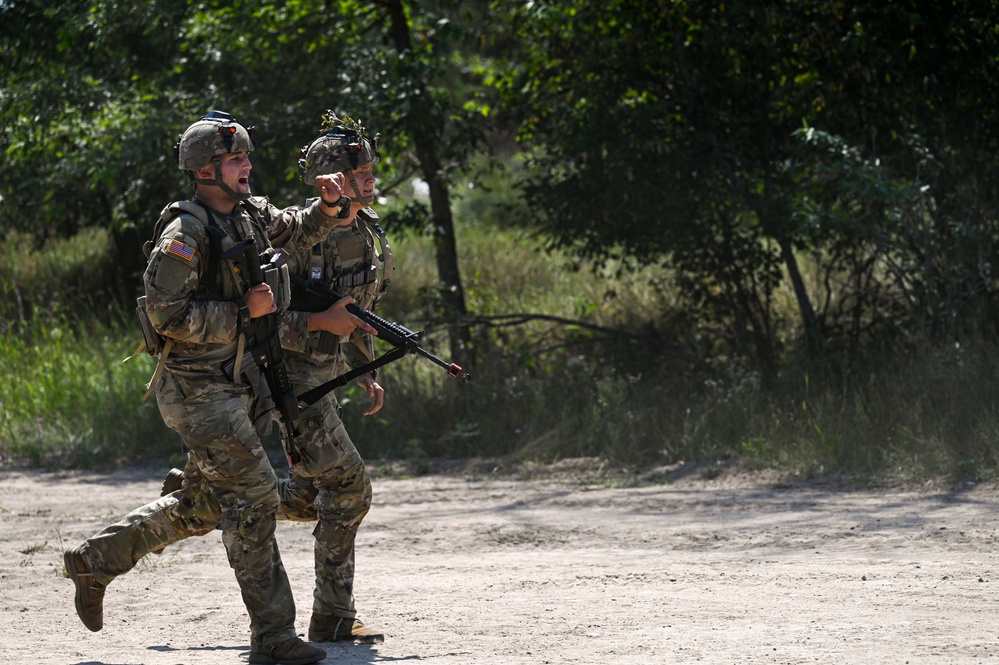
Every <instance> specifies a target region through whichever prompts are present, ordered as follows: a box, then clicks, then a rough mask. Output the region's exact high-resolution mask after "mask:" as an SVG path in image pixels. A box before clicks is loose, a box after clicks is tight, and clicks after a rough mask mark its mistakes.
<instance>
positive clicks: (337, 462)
mask: <svg viewBox="0 0 999 665" xmlns="http://www.w3.org/2000/svg"><path fill="white" fill-rule="evenodd" d="M324 123H325V125H326V128H327V129H328V131H326V132H325V133H324V134H323V135H322V136H320V137H319V138H317V139H316V140H315V141H313V142H312V143H311V144H310V145H309V146H306V147H305V148H303V149H302V159H301V160H300V161H299V173H300V175H301V177H302V180H303V182H305V183H306V184H307V185H313V184H315V183H316V182H317V181H318V180H319V179H320V178H322V177H324V176H329V175H330V174H336V173H339V174H343V176H344V177H345V179H346V180H347V184H345V186H344V191H345V193H346V195H347V196H349V197H350V200H351V202H350V213H349V214H347V215H346V216H345V217H344V218H343V219H342V220H341V221H340V223H339V225H338V226H337V227H336V228H335V229H333V231H332V232H331V233H330V234H329V235H328V236H327V237H326V239H325V240H323V241H322V242H319V243H316V244H315V245H313V246H312V247H311V248H303V249H300V250H298V251H296V252H293V253H291V255H290V256H289V257H288V266H289V268H290V270H291V271H292V272H294V273H295V274H298V275H300V276H301V277H303V278H305V279H310V280H315V281H317V282H319V283H321V284H322V286H324V287H325V288H327V289H329V288H332V289H333V290H335V291H338V292H339V293H342V294H344V295H348V296H351V297H353V299H354V300H355V301H356V302H357V303H358V305H359V306H360V307H363V308H364V309H369V310H371V309H374V307H375V305H376V299H377V296H378V295H379V294H380V293H381V292H382V291H383V290H384V288H385V287H386V286H387V284H388V280H389V279H391V250H390V248H389V246H388V243H387V241H386V240H385V234H384V231H382V230H381V227H379V226H378V224H377V220H378V216H377V215H376V214H375V212H374V211H373V210H372V209H371V208H370V207H369V206H370V204H371V203H372V202H373V201H374V185H375V182H376V180H375V177H374V175H372V168H373V166H374V165H375V164H376V163H377V162H378V159H379V155H378V151H377V146H378V137H377V136H376V137H374V138H373V139H369V138H368V137H366V136H365V135H364V129H363V128H362V127H361V126H360V125H359V124H357V123H355V122H353V121H351V120H349V119H348V118H345V119H344V120H343V121H341V120H340V119H338V118H337V117H336V116H335V115H333V114H332V113H328V114H327V115H326V117H325V120H324ZM376 235H377V236H378V243H379V247H380V248H381V250H382V252H381V254H380V255H379V254H378V252H377V251H376V249H375V242H376V240H375V236H376ZM383 261H384V264H383V265H385V270H384V272H383V278H382V284H381V288H379V285H378V279H377V273H378V264H382V263H383ZM327 306H328V305H327V304H325V303H311V302H309V301H308V299H307V298H306V297H305V296H304V295H303V292H302V291H301V289H296V288H294V287H292V301H291V310H297V311H303V310H304V311H311V310H314V309H316V308H317V307H322V308H325V307H327ZM341 351H342V354H341ZM372 357H373V349H372V340H371V336H370V335H369V334H368V333H367V332H366V331H364V330H363V329H355V330H354V331H353V332H352V333H351V334H350V335H349V336H342V337H341V336H337V335H333V334H330V333H327V332H313V333H310V335H309V339H308V341H307V343H306V345H305V349H304V350H303V351H301V352H299V351H297V350H296V351H290V352H288V353H286V354H285V362H286V364H287V366H288V371H289V375H290V377H291V379H292V383H293V384H294V385H295V387H296V390H297V391H298V392H299V393H301V392H304V391H305V390H308V389H310V388H313V387H315V386H318V385H320V384H322V383H325V382H326V381H328V380H330V379H333V378H335V377H336V376H338V375H339V374H341V373H343V371H344V369H345V366H344V360H345V361H346V365H349V366H350V367H351V368H356V367H360V366H362V365H364V364H365V363H367V362H369V361H370V360H371V359H372ZM375 374H376V370H373V371H372V372H371V373H370V374H364V375H362V376H361V377H359V378H358V379H357V383H358V384H359V385H360V386H362V387H363V388H364V389H365V391H366V392H367V393H368V396H369V397H370V398H371V405H370V407H369V408H368V409H367V410H366V411H365V415H371V414H373V413H376V412H377V411H378V410H379V409H381V407H382V404H383V403H384V390H383V389H382V388H381V386H379V385H378V383H377V382H376V381H375ZM296 429H297V430H298V432H299V436H298V437H296V444H297V446H298V447H299V449H300V450H301V451H302V457H303V461H302V463H301V464H300V465H298V466H295V467H293V468H292V469H291V472H290V474H289V478H287V479H284V478H282V479H279V480H278V494H279V496H280V505H279V507H278V513H277V517H278V519H288V520H295V521H305V522H314V521H318V524H317V525H316V528H315V530H314V531H313V535H314V537H315V539H316V542H315V572H316V587H315V591H314V593H313V596H314V600H313V613H312V620H311V621H310V623H309V635H308V637H309V640H310V641H312V642H327V641H329V642H335V641H353V642H359V643H380V642H383V641H384V634H383V633H382V632H381V631H376V630H374V629H372V628H370V627H368V626H365V625H364V624H363V623H362V622H361V621H360V620H359V619H357V611H356V607H355V603H354V596H353V585H354V539H355V536H356V534H357V529H358V527H359V526H360V524H361V521H362V520H363V519H364V516H365V515H366V514H367V512H368V509H369V508H370V506H371V482H370V480H369V478H368V473H367V471H366V470H365V467H364V462H363V461H362V459H361V456H360V454H358V452H357V449H356V448H355V447H354V444H353V442H352V441H351V440H350V437H349V436H348V434H347V431H346V429H345V428H344V424H343V421H342V420H341V419H340V408H339V405H338V404H337V400H336V397H335V396H334V395H333V393H332V392H330V393H328V394H327V395H326V396H324V397H323V398H322V399H320V400H319V401H318V402H316V404H314V405H313V406H312V407H311V408H310V409H309V410H308V411H307V412H305V413H303V414H302V418H301V420H299V421H298V422H297V423H296ZM181 478H183V481H182V486H183V489H181V490H180V492H179V495H180V496H181V497H184V496H188V497H198V499H189V500H195V501H197V503H198V505H199V506H200V507H201V508H200V512H202V513H208V514H211V512H212V510H213V508H212V506H211V505H210V503H211V497H210V495H209V494H208V493H207V492H205V488H204V481H203V476H202V475H201V474H200V472H199V470H198V469H197V468H192V466H191V465H190V464H188V467H187V468H186V469H185V470H184V472H183V474H181V472H179V471H178V470H176V469H174V470H172V471H171V472H170V474H169V475H168V478H167V481H166V482H165V483H164V491H167V490H170V489H172V488H174V487H176V485H177V483H178V482H181V481H180V479H181ZM205 498H207V499H208V503H207V504H206V503H205V502H204V499H205Z"/></svg>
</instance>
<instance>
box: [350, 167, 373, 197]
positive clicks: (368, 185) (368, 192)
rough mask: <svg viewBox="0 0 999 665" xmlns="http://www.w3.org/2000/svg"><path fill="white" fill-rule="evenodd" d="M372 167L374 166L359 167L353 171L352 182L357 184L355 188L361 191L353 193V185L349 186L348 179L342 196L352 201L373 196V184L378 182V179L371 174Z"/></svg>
mask: <svg viewBox="0 0 999 665" xmlns="http://www.w3.org/2000/svg"><path fill="white" fill-rule="evenodd" d="M373 166H374V164H365V165H364V166H359V167H357V168H356V169H354V182H356V183H357V188H358V189H360V190H361V191H360V192H355V191H354V187H353V185H351V184H350V182H349V179H348V182H347V189H346V191H345V192H344V194H346V195H347V196H349V197H351V198H352V199H357V198H363V197H365V196H374V193H375V183H376V182H378V179H377V178H375V176H374V175H373V174H372V173H371V168H372V167H373Z"/></svg>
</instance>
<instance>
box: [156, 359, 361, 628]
mask: <svg viewBox="0 0 999 665" xmlns="http://www.w3.org/2000/svg"><path fill="white" fill-rule="evenodd" d="M286 364H287V366H288V372H289V376H290V378H291V380H292V384H293V385H294V386H295V390H296V392H298V393H301V392H303V391H304V390H307V389H308V388H309V387H312V386H316V385H319V384H320V383H323V382H324V381H326V380H327V379H329V378H332V377H333V375H334V372H335V368H333V367H331V364H330V363H328V362H325V361H324V360H321V359H315V360H314V359H312V358H310V357H308V356H302V355H299V354H287V356H286ZM297 430H298V431H299V436H298V437H297V438H296V443H297V445H298V447H299V448H300V449H301V451H302V456H303V461H302V463H301V464H299V465H298V466H296V467H294V468H292V470H291V473H290V477H289V478H288V479H283V478H282V479H279V480H278V496H279V498H280V503H279V505H278V508H277V518H278V519H287V520H294V521H299V522H313V521H317V522H318V524H317V525H316V528H315V529H314V530H313V532H312V535H313V536H314V537H315V539H316V542H315V570H316V588H315V591H314V592H313V597H314V601H313V611H314V612H316V613H319V614H326V615H333V616H340V617H346V618H351V619H352V618H354V617H355V616H356V614H357V609H356V606H355V603H354V594H353V588H354V539H355V536H356V535H357V529H358V527H360V525H361V521H362V520H363V519H364V516H365V515H367V514H368V509H369V508H370V507H371V481H370V479H369V478H368V472H367V470H366V469H365V467H364V462H363V460H362V459H361V456H360V454H359V453H358V452H357V449H356V448H355V447H354V444H353V442H352V441H351V440H350V437H349V436H348V435H347V430H346V428H345V427H344V425H343V422H342V421H341V420H340V415H339V407H338V405H337V402H336V398H335V397H334V396H333V394H332V393H330V394H328V395H326V396H325V397H324V398H323V399H321V400H320V401H319V402H317V403H316V404H315V405H314V406H313V407H312V408H311V409H309V411H308V412H306V413H304V414H303V418H302V419H301V420H299V421H298V423H297ZM185 475H186V476H187V480H186V481H185V487H184V489H182V490H178V492H175V493H174V494H172V495H170V496H171V497H176V498H178V499H179V498H184V500H185V501H188V502H190V501H194V502H196V505H195V511H194V512H196V513H197V514H200V515H205V514H208V515H210V514H211V513H212V512H213V511H217V510H218V508H217V505H216V507H213V506H212V503H213V497H212V494H211V493H210V492H206V491H205V485H204V484H203V481H201V480H199V479H198V470H197V469H194V468H192V464H191V462H188V468H187V469H185Z"/></svg>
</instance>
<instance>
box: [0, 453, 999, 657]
mask: <svg viewBox="0 0 999 665" xmlns="http://www.w3.org/2000/svg"><path fill="white" fill-rule="evenodd" d="M160 471H161V470H157V469H153V470H151V469H127V470H122V471H118V472H115V473H113V474H110V475H98V474H91V473H71V474H65V473H62V474H53V473H39V472H28V473H26V472H13V471H2V470H0V663H4V664H15V663H46V664H50V663H54V664H77V665H80V664H87V665H92V664H98V663H101V664H105V665H112V664H114V665H126V664H135V663H141V664H149V665H160V664H163V665H167V664H169V665H175V664H177V663H182V664H184V665H200V664H205V665H208V664H211V665H226V664H230V663H231V664H234V665H235V664H240V663H245V662H246V660H247V656H248V649H249V646H248V645H249V630H248V623H247V619H246V615H245V611H244V609H243V605H242V602H241V600H240V597H239V593H238V589H237V587H236V583H235V580H234V578H233V576H232V572H231V570H230V569H229V567H228V564H227V562H226V557H225V552H224V549H223V547H222V544H221V540H220V538H219V534H218V532H214V533H213V534H211V535H210V536H207V537H204V538H200V539H193V540H190V541H187V542H184V543H181V544H179V545H177V546H174V547H173V548H171V549H169V550H168V551H167V552H166V553H164V554H163V555H162V556H159V557H154V556H148V557H146V559H144V560H143V561H142V562H141V563H140V565H139V566H138V567H137V568H136V569H135V570H134V571H132V572H131V573H129V574H128V575H125V576H123V577H121V578H119V579H118V580H116V581H115V582H114V583H113V584H112V585H111V586H110V587H109V588H108V592H107V598H106V603H105V622H104V629H103V631H101V632H100V633H91V632H89V631H88V630H86V629H85V628H84V627H83V625H82V624H81V623H80V621H79V620H78V619H77V617H76V614H75V611H74V609H73V585H72V583H71V582H70V581H69V580H68V579H66V578H65V577H63V565H62V551H63V549H64V548H65V547H67V546H69V545H75V544H77V543H78V542H79V541H81V540H82V539H83V538H85V537H87V536H89V535H91V534H92V533H93V532H95V531H96V530H98V529H100V528H101V527H103V526H104V525H106V524H108V523H111V522H112V521H115V520H117V519H118V518H119V517H121V516H122V515H124V514H125V513H126V512H128V511H129V510H131V509H132V508H134V507H137V506H139V505H140V504H142V503H144V502H145V501H147V500H149V499H151V498H152V497H154V496H156V495H157V493H158V488H159V482H160V479H161V476H160ZM588 477H589V480H588V481H584V480H580V478H579V477H578V476H577V475H576V474H575V473H574V472H573V469H572V465H571V463H569V465H568V466H565V467H563V468H562V471H561V472H560V471H559V470H558V469H556V470H555V472H553V473H547V474H545V478H544V479H542V480H516V479H512V478H511V477H504V478H499V477H494V476H491V475H489V474H481V473H479V474H477V473H475V472H467V471H466V472H464V473H461V472H458V473H450V474H447V475H428V476H424V477H420V478H416V479H401V480H400V479H384V478H376V479H375V481H374V489H375V505H374V506H373V508H372V510H371V512H370V514H369V515H368V518H367V519H366V521H365V523H364V525H363V526H362V529H361V533H360V535H359V537H358V559H357V568H358V575H357V583H356V588H355V595H356V597H357V599H358V608H359V610H360V612H361V617H362V618H363V619H364V620H365V621H366V622H367V623H368V624H371V625H377V626H378V627H379V628H382V629H383V630H384V631H385V632H386V633H387V636H388V637H387V640H386V642H385V643H384V644H381V645H374V646H360V645H356V646H355V645H344V644H333V645H327V651H328V654H329V655H328V657H327V659H326V660H325V661H324V663H327V664H330V665H332V664H333V663H337V664H344V665H362V664H371V663H393V662H413V663H420V664H421V665H469V664H480V663H482V664H490V665H492V664H499V665H517V664H527V663H531V664H535V663H553V664H554V663H615V664H627V665H632V664H643V663H837V664H841V663H858V664H871V663H899V664H902V663H913V664H916V663H919V664H925V663H981V662H993V661H999V621H997V618H999V602H997V598H999V559H997V530H996V526H997V510H996V509H997V501H999V489H997V488H996V487H994V486H967V487H962V488H959V489H943V490H941V489H934V488H929V487H926V488H922V489H911V488H909V489H892V490H886V489H879V490H857V489H852V490H843V489H832V488H830V487H828V486H823V485H820V484H811V485H803V486H776V487H775V486H774V484H773V483H771V482H768V481H767V480H766V479H764V478H760V477H745V476H734V477H729V476H726V475H722V476H721V477H719V478H715V479H712V480H705V479H703V478H700V477H698V476H697V474H688V475H685V474H682V473H674V474H673V477H672V480H671V482H668V483H665V484H653V485H647V486H640V487H631V488H622V487H612V486H607V483H606V482H602V481H600V479H599V477H595V476H594V475H593V474H592V473H591V474H590V475H589V476H588ZM278 539H279V543H280V547H281V552H282V555H283V558H284V561H285V565H286V567H287V568H288V571H289V575H290V576H291V578H292V583H293V585H294V590H295V598H296V601H297V604H298V608H299V613H298V617H297V626H298V627H299V630H300V632H303V633H304V632H305V629H306V628H307V626H308V621H309V612H310V609H311V591H312V566H313V564H312V537H311V527H310V526H309V525H307V524H292V523H284V522H282V523H280V524H279V528H278Z"/></svg>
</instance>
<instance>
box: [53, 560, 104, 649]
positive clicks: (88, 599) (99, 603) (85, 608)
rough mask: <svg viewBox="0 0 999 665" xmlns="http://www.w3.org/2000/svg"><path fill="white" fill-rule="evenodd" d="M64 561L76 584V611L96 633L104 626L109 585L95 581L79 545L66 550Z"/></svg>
mask: <svg viewBox="0 0 999 665" xmlns="http://www.w3.org/2000/svg"><path fill="white" fill-rule="evenodd" d="M63 561H64V562H65V563H66V575H67V576H68V577H69V579H71V580H73V584H75V585H76V613H77V614H78V615H80V620H81V621H82V622H83V625H84V626H86V627H87V628H89V629H90V630H92V631H94V632H95V633H96V632H97V631H99V630H100V629H101V628H103V627H104V590H105V589H106V588H107V587H105V586H104V585H103V584H98V583H97V582H96V581H94V575H93V573H91V572H90V569H89V568H87V564H86V562H84V560H83V555H82V554H81V553H80V548H79V547H73V548H71V549H68V550H66V553H65V554H63Z"/></svg>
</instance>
